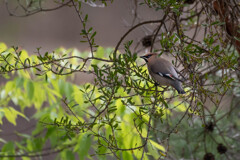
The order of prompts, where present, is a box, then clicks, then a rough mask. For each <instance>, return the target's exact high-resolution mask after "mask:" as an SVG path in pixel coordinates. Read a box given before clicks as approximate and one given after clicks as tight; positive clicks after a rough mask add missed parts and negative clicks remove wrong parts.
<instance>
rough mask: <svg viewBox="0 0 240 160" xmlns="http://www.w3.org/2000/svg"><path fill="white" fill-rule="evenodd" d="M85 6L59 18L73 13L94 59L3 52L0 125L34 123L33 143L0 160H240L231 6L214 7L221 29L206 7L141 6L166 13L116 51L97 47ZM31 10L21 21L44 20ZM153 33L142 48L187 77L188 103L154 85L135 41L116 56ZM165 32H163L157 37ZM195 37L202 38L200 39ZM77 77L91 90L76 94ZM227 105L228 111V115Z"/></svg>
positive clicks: (172, 2)
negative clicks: (51, 159)
mask: <svg viewBox="0 0 240 160" xmlns="http://www.w3.org/2000/svg"><path fill="white" fill-rule="evenodd" d="M30 2H32V3H33V2H35V1H30ZM36 2H37V1H36ZM38 2H40V3H41V1H38ZM87 2H89V3H90V2H92V1H84V2H82V1H71V0H70V1H62V2H61V3H60V2H59V3H60V7H57V9H58V8H61V7H64V6H66V5H68V6H71V7H73V8H74V10H75V11H76V12H77V14H78V16H79V20H80V21H81V23H82V27H83V30H82V33H81V35H82V38H83V39H84V40H83V41H82V42H83V43H88V44H89V47H90V51H89V52H83V53H82V52H79V51H78V50H76V49H68V50H66V49H64V48H59V49H57V50H55V51H54V52H52V53H49V52H46V53H41V49H40V48H38V49H37V54H36V55H31V56H29V54H28V53H27V51H25V50H22V49H19V48H18V47H10V48H8V47H7V46H6V45H5V44H4V43H0V74H1V76H3V77H4V78H5V79H7V82H6V84H5V85H1V94H0V102H1V104H2V105H1V107H0V123H1V124H2V123H3V121H2V119H3V118H4V117H5V118H6V119H7V121H9V122H10V123H12V124H13V125H18V124H17V117H18V116H21V117H23V118H25V119H26V120H31V119H35V120H37V124H36V126H35V128H34V130H33V131H32V133H31V134H30V135H28V134H23V133H18V135H19V136H21V141H14V142H12V141H9V142H6V141H5V140H4V139H0V140H1V142H2V143H4V145H3V147H2V149H1V153H0V157H7V158H12V159H14V158H15V157H23V158H25V159H28V158H30V157H42V156H46V155H49V154H54V153H58V154H57V157H56V158H57V159H75V158H76V157H78V158H79V159H86V158H88V159H93V157H94V158H95V157H96V158H97V159H109V158H112V157H114V158H115V159H181V158H184V159H199V158H203V157H204V159H207V158H206V157H209V156H213V157H215V158H216V159H236V157H237V156H238V155H237V151H238V148H239V145H240V144H239V135H238V132H239V125H240V124H239V119H237V116H238V112H237V111H238V110H239V109H238V108H237V107H238V105H239V77H240V76H239V64H238V63H239V62H238V60H239V54H240V53H239V52H238V47H239V46H238V42H239V41H238V38H239V37H238V34H237V33H236V32H234V31H233V30H234V29H235V28H229V26H228V25H227V24H228V23H229V21H227V18H226V19H225V20H226V21H222V20H223V19H222V17H221V12H223V10H221V5H222V3H225V1H224V2H223V1H221V2H219V3H216V4H215V3H214V9H215V10H216V11H217V14H219V17H220V18H219V19H217V15H216V16H215V19H213V18H212V17H210V16H209V15H212V10H210V9H212V8H207V9H204V7H206V3H207V2H205V1H201V2H194V1H193V3H194V4H193V5H194V6H195V10H192V9H191V7H192V6H191V5H189V4H188V3H190V2H191V1H184V2H179V1H176V0H167V1H160V0H147V1H144V2H142V3H139V4H137V5H142V6H145V7H149V8H153V9H155V10H156V12H160V11H162V12H163V16H162V18H161V19H160V20H149V21H144V22H139V23H137V24H136V25H133V26H132V27H131V28H130V29H129V30H128V31H127V32H126V34H124V35H123V37H121V39H120V40H119V42H118V44H117V45H116V47H115V48H113V49H112V48H103V47H101V46H98V45H97V44H96V42H95V39H94V38H95V36H96V35H97V32H96V31H94V29H93V28H92V27H90V28H87V25H86V23H87V21H88V16H87V15H83V13H82V12H81V7H82V3H87ZM93 2H96V1H93ZM93 2H92V3H93ZM28 3H29V2H28ZM96 3H97V2H96ZM101 3H104V5H107V3H106V2H105V1H102V2H101ZM191 3H192V2H191ZM226 3H228V2H226ZM28 5H29V4H28ZM31 5H33V4H31ZM229 5H234V4H233V3H230V2H229ZM198 6H201V7H198ZM35 7H37V9H36V8H35V9H33V10H31V11H29V12H26V14H25V16H28V15H31V14H35V13H37V12H40V11H44V9H43V8H39V6H35ZM40 7H41V6H40ZM236 7H238V6H236ZM28 9H31V7H29V8H28ZM55 9H56V8H53V9H52V10H55ZM230 11H232V12H231V13H232V15H235V17H237V16H238V15H237V14H235V13H236V12H235V10H230ZM135 12H137V11H135ZM183 13H186V15H183ZM11 14H12V15H15V13H14V14H13V13H11ZM83 17H84V18H83ZM135 19H137V17H135ZM237 20H238V19H237ZM199 21H202V23H200V22H199ZM168 23H172V24H173V25H172V26H171V27H170V26H169V25H168ZM133 24H134V23H133ZM147 24H156V29H155V30H153V31H152V33H151V34H150V35H148V37H147V39H146V37H145V38H144V41H145V42H146V41H147V43H143V44H147V45H148V46H144V47H149V48H150V51H152V50H153V49H154V51H155V52H159V53H160V54H161V55H168V56H171V57H172V58H173V59H172V63H173V64H174V65H175V66H176V67H178V68H183V69H181V71H180V72H181V75H182V76H184V77H187V81H186V82H185V84H184V88H185V91H186V92H187V93H186V94H185V95H184V96H181V95H178V94H177V93H176V92H175V90H173V89H172V88H170V87H165V86H156V85H155V84H154V81H153V80H152V79H151V78H150V77H149V75H148V71H147V68H146V66H145V65H144V64H143V61H142V60H140V59H139V58H138V56H139V55H138V54H139V51H138V50H137V49H138V48H140V47H139V46H138V45H137V46H136V47H134V45H135V44H134V43H133V41H128V42H124V50H121V51H120V50H119V49H118V48H119V46H120V45H121V43H122V42H123V40H124V38H125V37H126V36H127V35H128V34H129V33H130V32H133V30H134V29H136V28H138V27H140V26H142V25H147ZM223 25H226V26H225V27H226V28H227V29H228V30H227V31H225V29H224V27H222V26H223ZM234 25H235V21H233V26H234ZM161 28H163V29H164V31H165V32H162V33H159V32H160V29H161ZM191 28H194V29H195V30H194V34H193V36H192V37H190V36H188V34H187V32H188V31H189V30H191ZM203 30H204V31H203ZM220 31H221V32H220ZM223 31H225V32H223ZM198 32H201V33H204V34H203V38H202V39H200V38H198V37H197V35H198ZM227 34H228V35H227ZM234 37H236V38H234ZM158 38H159V39H158ZM233 39H235V40H234V41H233ZM132 48H135V50H134V51H133V49H132ZM77 75H78V76H81V77H85V76H89V75H91V76H92V77H93V79H94V80H93V81H89V83H86V84H80V85H77V84H74V83H73V79H74V78H75V77H76V76H77ZM226 98H229V99H231V104H229V105H228V106H226V107H225V108H223V107H222V101H224V99H226ZM11 103H14V105H16V106H20V110H18V109H16V108H14V107H13V106H12V105H10V104H11ZM27 107H34V108H35V110H36V112H35V114H34V115H33V116H32V117H27V116H26V115H25V114H24V110H25V109H26V108H27ZM47 145H49V146H50V149H47V147H46V146H47Z"/></svg>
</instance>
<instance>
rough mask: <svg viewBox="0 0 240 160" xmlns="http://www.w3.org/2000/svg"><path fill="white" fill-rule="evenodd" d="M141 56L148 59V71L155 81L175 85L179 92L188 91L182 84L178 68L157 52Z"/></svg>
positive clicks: (160, 83)
mask: <svg viewBox="0 0 240 160" xmlns="http://www.w3.org/2000/svg"><path fill="white" fill-rule="evenodd" d="M140 58H143V59H144V60H145V61H146V63H147V67H148V72H149V74H150V75H151V77H152V78H153V80H154V81H155V82H157V83H158V84H159V85H165V86H172V87H174V88H175V89H176V90H177V91H178V94H184V93H186V92H185V91H184V90H183V88H182V85H181V82H183V81H182V80H181V79H179V78H178V75H177V72H176V69H175V67H174V66H173V65H172V64H171V63H170V62H168V61H167V60H165V59H163V58H160V57H158V56H157V54H156V53H148V54H146V55H144V56H141V57H140Z"/></svg>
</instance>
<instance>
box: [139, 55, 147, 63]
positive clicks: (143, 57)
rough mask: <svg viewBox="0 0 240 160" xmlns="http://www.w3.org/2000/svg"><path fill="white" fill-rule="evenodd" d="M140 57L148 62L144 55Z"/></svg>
mask: <svg viewBox="0 0 240 160" xmlns="http://www.w3.org/2000/svg"><path fill="white" fill-rule="evenodd" d="M140 58H142V59H144V60H145V61H146V62H148V60H147V58H146V57H145V56H140Z"/></svg>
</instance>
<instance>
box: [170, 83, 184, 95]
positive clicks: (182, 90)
mask: <svg viewBox="0 0 240 160" xmlns="http://www.w3.org/2000/svg"><path fill="white" fill-rule="evenodd" d="M173 87H174V88H175V89H176V90H177V91H178V94H185V93H186V92H185V91H184V89H183V88H182V85H181V83H180V82H179V83H175V84H174V85H173Z"/></svg>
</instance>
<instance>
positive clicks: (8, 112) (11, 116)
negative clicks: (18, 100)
mask: <svg viewBox="0 0 240 160" xmlns="http://www.w3.org/2000/svg"><path fill="white" fill-rule="evenodd" d="M0 111H3V112H4V115H5V117H6V119H7V120H8V121H9V122H10V123H12V124H13V125H16V119H17V116H18V115H19V116H21V117H23V118H25V119H26V120H28V118H27V117H26V116H25V115H24V114H22V113H21V112H19V111H17V110H15V109H14V108H13V107H4V108H0Z"/></svg>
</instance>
